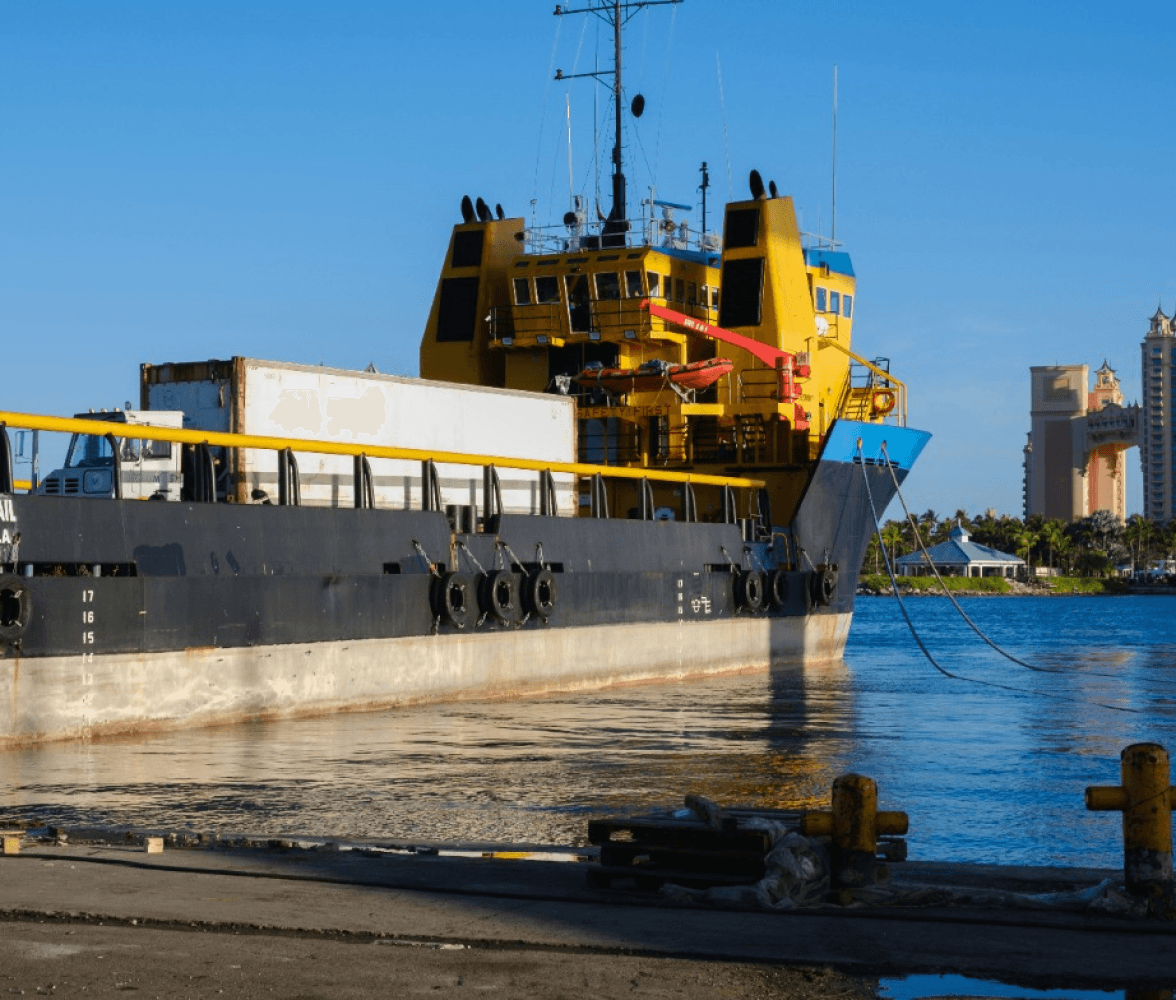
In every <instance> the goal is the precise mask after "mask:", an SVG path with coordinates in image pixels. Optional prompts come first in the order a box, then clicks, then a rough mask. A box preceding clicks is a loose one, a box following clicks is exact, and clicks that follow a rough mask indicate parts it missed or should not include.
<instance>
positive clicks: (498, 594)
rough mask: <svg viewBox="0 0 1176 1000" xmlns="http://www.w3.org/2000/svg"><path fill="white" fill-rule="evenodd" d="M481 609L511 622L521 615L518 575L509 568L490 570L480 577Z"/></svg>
mask: <svg viewBox="0 0 1176 1000" xmlns="http://www.w3.org/2000/svg"><path fill="white" fill-rule="evenodd" d="M481 590H482V593H481V597H482V610H483V611H484V612H486V614H488V615H490V616H491V617H492V618H497V619H498V620H499V621H500V622H503V623H505V624H508V625H509V624H511V623H513V622H517V621H518V620H519V619H520V618H521V617H522V608H521V607H520V604H519V577H518V575H517V574H515V573H512V572H510V571H509V570H505V569H499V570H492V571H491V572H489V573H487V574H485V576H483V577H482V588H481Z"/></svg>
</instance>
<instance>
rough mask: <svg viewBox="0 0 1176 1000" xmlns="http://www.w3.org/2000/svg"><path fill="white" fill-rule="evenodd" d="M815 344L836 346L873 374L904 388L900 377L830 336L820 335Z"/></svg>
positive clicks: (904, 384) (904, 385)
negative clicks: (872, 362)
mask: <svg viewBox="0 0 1176 1000" xmlns="http://www.w3.org/2000/svg"><path fill="white" fill-rule="evenodd" d="M817 344H818V346H819V347H836V348H837V350H839V351H841V352H842V353H844V354H848V355H849V356H850V357H851V358H853V360H854V361H856V362H857V363H858V364H859V365H864V366H865V367H866V368H869V369H870V371H872V372H873V373H874V374H875V375H878V376H881V377H882V378H884V379H886V380H887V381H888V382H893V383H894V384H895V385H897V386H898V387H899V388H900V389H905V388H906V383H905V382H903V381H902V380H901V379H897V378H895V377H894V376H893V375H891V374H890V372H888V371H884V370H883V369H881V368H879V367H878V366H877V365H874V364H871V363H870V362H869V361H867V360H866V359H865V358H863V357H862V356H861V355H860V354H855V353H854V352H853V351H851V350H850V349H849V348H848V347H846V346H845V345H844V344H839V343H838V342H837V341H836V340H834V339H833V338H832V337H822V338H821V339H820V340H818V341H817Z"/></svg>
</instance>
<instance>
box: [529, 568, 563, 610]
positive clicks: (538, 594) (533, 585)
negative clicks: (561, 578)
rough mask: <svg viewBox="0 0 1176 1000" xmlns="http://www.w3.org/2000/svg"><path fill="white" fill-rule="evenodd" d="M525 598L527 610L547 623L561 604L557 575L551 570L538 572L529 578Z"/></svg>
mask: <svg viewBox="0 0 1176 1000" xmlns="http://www.w3.org/2000/svg"><path fill="white" fill-rule="evenodd" d="M524 596H525V597H526V599H527V610H528V611H529V612H530V613H531V614H533V615H535V616H536V617H538V618H541V619H543V621H547V620H548V619H549V618H550V617H551V615H552V612H554V611H555V606H556V605H557V604H558V603H559V585H558V584H557V583H556V581H555V574H554V573H552V572H551V570H549V569H539V570H536V571H535V572H534V573H532V574H531V575H530V576H528V577H527V584H526V588H525V591H524Z"/></svg>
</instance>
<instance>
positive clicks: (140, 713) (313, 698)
mask: <svg viewBox="0 0 1176 1000" xmlns="http://www.w3.org/2000/svg"><path fill="white" fill-rule="evenodd" d="M851 619H852V615H849V614H836V615H811V616H808V617H804V618H801V617H796V618H734V619H724V620H717V621H711V622H690V623H684V622H681V623H675V622H671V623H664V624H661V623H659V624H628V625H595V626H590V627H586V628H564V629H525V630H524V629H519V630H515V631H510V632H493V633H479V634H476V635H445V636H413V637H405V638H396V639H368V640H361V641H340V642H316V643H306V644H291V645H282V646H252V647H241V648H232V649H220V648H215V647H208V648H201V649H188V650H183V651H179V652H174V653H150V654H145V653H127V654H107V655H98V656H95V657H94V658H93V660H92V661H87V662H84V663H83V662H81V660H80V659H79V657H76V656H62V657H35V658H24V659H22V658H20V657H17V658H14V659H7V660H0V705H2V706H4V712H3V715H2V716H0V718H2V720H3V722H2V726H0V748H11V747H16V746H21V745H24V744H30V743H37V742H43V741H48V740H63V739H86V738H90V737H95V736H103V735H114V734H119V733H145V732H155V731H162V730H167V729H180V728H187V727H194V726H208V725H217V724H224V723H230V722H240V721H244V720H249V719H274V718H288V717H292V716H299V715H317V714H326V713H330V712H340V711H362V710H373V709H380V708H389V707H393V706H398V705H410V704H421V703H426V702H442V701H455V700H459V699H467V698H513V697H519V696H522V695H534V694H543V693H546V692H553V691H573V690H589V689H593V688H600V687H605V686H608V685H613V684H628V683H640V682H649V681H668V680H682V679H685V678H687V677H694V676H703V675H708V674H712V675H713V674H722V673H734V672H739V671H749V670H757V669H761V670H762V669H766V668H767V667H768V666H769V665H771V664H774V663H775V664H779V663H789V662H791V663H797V662H804V663H814V662H822V661H827V660H834V659H838V658H840V656H841V654H842V652H843V651H844V649H845V640H846V637H847V635H848V634H849V626H850V621H851Z"/></svg>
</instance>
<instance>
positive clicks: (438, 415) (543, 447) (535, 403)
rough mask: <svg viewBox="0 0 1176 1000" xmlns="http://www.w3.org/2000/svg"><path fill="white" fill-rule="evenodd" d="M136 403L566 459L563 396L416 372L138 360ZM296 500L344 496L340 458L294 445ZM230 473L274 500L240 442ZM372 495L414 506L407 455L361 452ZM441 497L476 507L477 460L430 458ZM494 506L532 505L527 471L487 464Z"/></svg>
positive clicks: (266, 456)
mask: <svg viewBox="0 0 1176 1000" xmlns="http://www.w3.org/2000/svg"><path fill="white" fill-rule="evenodd" d="M142 388H143V400H142V403H143V407H144V409H161V410H162V409H167V410H182V411H183V412H184V426H185V427H189V428H200V429H205V430H225V431H233V432H236V433H241V434H257V435H266V436H272V437H289V438H318V439H322V440H329V441H345V442H348V443H351V444H360V445H364V444H372V445H385V446H390V447H402V448H417V449H422V450H426V451H436V452H446V451H449V452H465V453H467V454H475V455H486V456H503V457H505V458H506V459H509V458H511V457H517V458H526V459H529V460H534V461H548V462H574V461H575V460H576V413H575V403H574V402H573V401H572V400H571V399H569V398H567V397H563V396H555V395H548V394H544V393H533V392H520V391H516V390H510V389H491V388H485V387H482V386H470V385H459V384H456V383H451V382H435V381H426V380H424V379H415V378H404V377H401V376H396V375H381V374H379V373H374V372H353V371H345V370H341V369H335V368H323V367H318V366H311V365H295V364H285V363H282V362H274V361H259V360H255V359H251V358H234V359H233V360H232V362H216V361H212V362H199V363H194V364H175V365H172V364H169V365H154V366H153V365H144V366H143V378H142ZM295 454H296V456H297V461H298V468H299V480H300V486H301V494H302V502H303V503H304V504H306V505H308V506H344V507H349V506H351V505H352V503H353V498H354V492H353V490H354V486H353V478H354V477H353V471H352V470H353V461H352V458H351V457H350V456H338V455H316V454H312V453H309V452H302V453H298V452H296V453H295ZM238 461H239V464H238V466H237V472H238V473H239V474H240V475H241V477H242V479H243V482H244V487H245V488H244V490H243V491H239V494H240V495H241V496H243V497H248V496H250V495H251V494H252V491H253V490H255V489H260V490H264V491H265V493H266V494H267V495H268V496H269V497H270V498H271V499H273V500H275V501H276V499H277V493H278V457H277V453H276V452H273V451H261V450H256V449H248V450H245V451H243V452H242V453H241V455H240V456H239V459H238ZM369 462H370V464H371V469H372V480H373V486H374V488H375V494H376V505H377V506H378V507H385V508H404V509H420V507H421V466H420V463H419V462H416V461H400V460H391V459H369ZM437 473H438V478H439V479H440V485H441V502H442V503H443V504H475V505H477V507H478V509H479V511H481V510H482V507H483V498H482V495H481V494H482V469H481V467H480V466H473V465H456V464H451V463H438V466H437ZM498 476H499V480H500V482H501V486H502V502H503V509H504V510H505V511H507V512H508V513H528V514H537V513H539V510H540V496H539V473H537V472H531V471H526V470H517V469H514V470H512V469H511V468H510V464H509V461H501V462H499V463H498ZM554 479H555V484H556V496H557V503H558V508H559V513H561V514H565V515H570V514H574V513H575V499H576V498H575V484H574V479H575V477H574V476H572V475H570V474H567V473H557V474H555V476H554Z"/></svg>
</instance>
